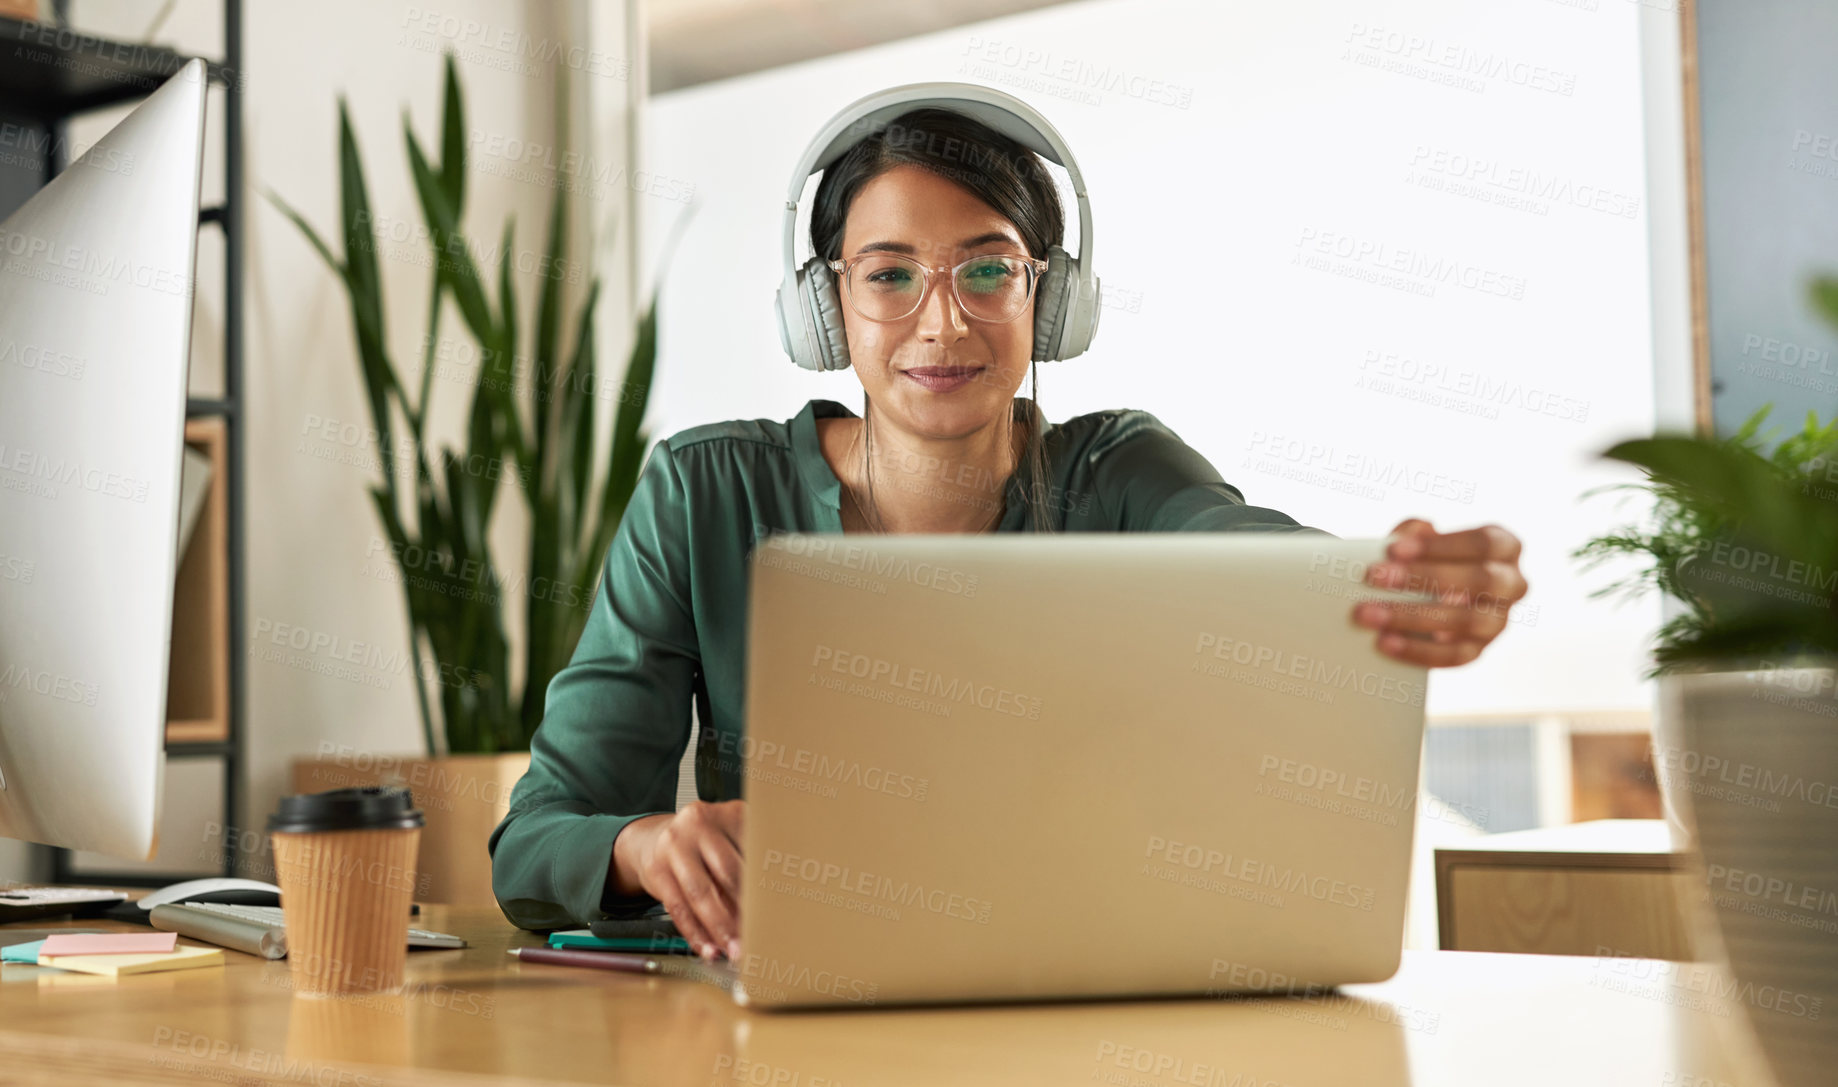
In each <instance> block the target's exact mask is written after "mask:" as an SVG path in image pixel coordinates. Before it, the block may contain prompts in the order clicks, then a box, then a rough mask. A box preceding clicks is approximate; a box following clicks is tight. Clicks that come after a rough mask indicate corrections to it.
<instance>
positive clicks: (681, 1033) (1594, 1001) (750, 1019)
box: [0, 906, 1766, 1087]
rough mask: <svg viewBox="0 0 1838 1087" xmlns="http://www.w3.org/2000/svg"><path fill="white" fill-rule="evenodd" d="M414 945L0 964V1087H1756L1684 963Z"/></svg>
mask: <svg viewBox="0 0 1838 1087" xmlns="http://www.w3.org/2000/svg"><path fill="white" fill-rule="evenodd" d="M66 924H67V925H69V926H71V927H82V926H85V925H87V926H88V927H98V928H112V927H119V926H115V925H112V924H109V923H106V922H87V923H86V922H81V921H74V922H67V923H66ZM420 924H421V925H422V926H423V927H426V928H432V929H437V930H441V931H446V932H452V933H455V934H458V935H461V936H464V937H465V938H466V939H467V940H468V941H470V943H471V945H472V946H470V947H468V948H466V949H464V950H458V951H416V952H413V953H411V955H410V957H409V978H410V981H409V987H410V992H409V994H408V998H407V999H406V1000H402V999H398V1000H396V1001H394V1002H391V1001H389V1000H387V998H379V999H377V1000H376V1001H374V1002H373V1006H369V1007H366V1006H363V1005H361V1004H351V1003H346V1002H341V1001H325V1000H310V999H299V1000H296V999H295V998H294V997H293V996H292V994H291V992H290V991H289V990H288V989H287V987H286V984H285V983H286V979H287V964H286V963H285V962H267V961H264V960H260V959H256V958H254V957H252V956H248V955H243V954H240V953H238V952H234V951H230V952H225V956H226V958H227V959H228V960H229V963H228V965H226V966H223V967H221V968H205V969H199V970H182V971H175V972H172V973H165V974H146V975H140V976H135V977H127V978H122V979H120V980H119V981H113V980H110V979H105V978H92V977H84V976H79V975H74V974H69V973H65V972H62V971H56V970H52V969H49V968H40V967H36V966H13V965H9V966H5V967H4V968H0V1083H24V1084H46V1085H50V1084H56V1085H58V1087H69V1085H73V1084H109V1085H111V1087H119V1085H124V1084H141V1083H165V1082H176V1083H202V1082H213V1081H214V1082H222V1083H237V1084H245V1083H246V1084H269V1083H276V1084H281V1083H285V1084H295V1085H302V1084H310V1085H312V1087H372V1085H384V1084H414V1085H432V1084H457V1085H461V1087H465V1085H470V1084H484V1083H535V1082H547V1081H556V1080H563V1081H571V1082H587V1083H621V1084H645V1085H656V1084H697V1085H707V1087H746V1085H762V1087H772V1085H776V1087H856V1085H860V1084H870V1083H892V1084H908V1083H910V1084H926V1085H928V1087H930V1085H936V1084H945V1083H950V1084H978V1083H1001V1084H1031V1083H1039V1084H1065V1083H1072V1082H1080V1083H1090V1082H1097V1083H1107V1084H1118V1085H1124V1087H1182V1085H1186V1087H1193V1085H1198V1087H1251V1085H1255V1087H1269V1085H1271V1084H1277V1085H1283V1087H1310V1085H1332V1087H1346V1085H1349V1084H1357V1085H1360V1087H1393V1085H1403V1084H1439V1085H1441V1084H1446V1085H1461V1087H1472V1085H1474V1084H1488V1085H1490V1087H1505V1085H1512V1084H1526V1085H1535V1087H1553V1085H1556V1084H1562V1085H1565V1087H1573V1085H1586V1084H1613V1085H1615V1087H1627V1085H1638V1087H1662V1085H1663V1084H1681V1085H1689V1087H1700V1085H1702V1087H1722V1085H1728V1084H1740V1085H1743V1087H1749V1085H1751V1084H1757V1083H1765V1082H1766V1081H1765V1080H1763V1079H1761V1078H1759V1077H1756V1076H1754V1075H1751V1074H1747V1073H1745V1072H1739V1071H1738V1069H1739V1067H1746V1064H1744V1065H1739V1063H1738V1062H1742V1061H1746V1060H1747V1059H1749V1058H1747V1057H1743V1056H1737V1054H1743V1053H1746V1052H1747V1049H1746V1047H1747V1046H1749V1045H1751V1044H1752V1043H1750V1042H1748V1041H1747V1035H1746V1032H1745V1031H1741V1030H1738V1029H1731V1028H1736V1027H1740V1025H1741V1022H1742V1021H1741V1016H1740V1009H1739V1008H1735V1007H1733V1006H1726V1005H1725V1004H1724V1003H1723V1002H1720V1001H1718V1000H1716V999H1715V998H1714V997H1709V996H1704V995H1702V994H1701V992H1700V991H1699V990H1702V989H1706V988H1713V987H1712V986H1708V985H1705V984H1703V980H1704V976H1703V975H1702V974H1698V975H1690V974H1688V973H1686V974H1681V973H1680V971H1681V969H1683V970H1685V971H1692V970H1697V971H1703V970H1707V969H1708V968H1701V967H1682V965H1681V964H1677V963H1663V962H1656V961H1653V960H1639V959H1620V960H1609V959H1591V958H1563V957H1555V956H1533V955H1526V956H1514V955H1483V954H1467V953H1460V952H1442V951H1432V952H1407V953H1406V957H1405V964H1404V968H1403V970H1402V972H1401V973H1400V975H1399V976H1398V977H1397V978H1394V979H1393V980H1392V981H1389V982H1386V983H1384V984H1382V985H1361V986H1349V987H1348V988H1347V989H1346V990H1345V991H1344V992H1342V993H1335V994H1328V995H1327V996H1324V997H1320V998H1310V999H1306V1000H1304V999H1255V1000H1253V999H1244V998H1233V999H1223V1000H1208V999H1195V1000H1163V1001H1133V1002H1113V1003H1086V1004H1060V1005H1028V1006H1002V1007H981V1008H954V1009H938V1010H898V1009H880V1008H877V1009H866V1010H850V1011H842V1012H818V1013H776V1014H775V1013H764V1012H749V1011H747V1010H744V1009H741V1008H737V1007H736V1006H735V1005H734V1004H733V1002H732V1000H731V999H730V998H729V996H728V995H727V993H726V992H724V991H722V990H721V989H719V988H716V987H714V986H712V985H705V984H698V983H696V982H691V981H684V980H680V979H675V978H652V977H642V976H634V975H629V974H615V973H609V972H601V971H593V970H581V969H575V968H568V967H554V966H539V965H536V964H533V963H519V962H517V961H516V960H514V959H512V958H510V957H509V956H508V955H506V954H505V950H506V949H507V948H509V947H511V946H514V945H533V944H537V943H538V942H539V940H538V938H537V937H536V936H535V935H534V934H531V933H527V932H520V931H518V930H516V929H513V928H511V927H510V926H509V925H507V924H506V923H505V922H504V921H503V919H502V918H501V917H500V916H499V915H498V914H497V912H496V911H495V910H489V909H482V908H477V907H440V906H429V907H424V911H423V917H422V919H421V921H420ZM41 927H50V926H41ZM188 942H189V941H188ZM1694 977H1695V978H1696V980H1693V978H1694ZM1694 1005H1696V1006H1694ZM1696 1077H1702V1078H1701V1079H1700V1078H1696Z"/></svg>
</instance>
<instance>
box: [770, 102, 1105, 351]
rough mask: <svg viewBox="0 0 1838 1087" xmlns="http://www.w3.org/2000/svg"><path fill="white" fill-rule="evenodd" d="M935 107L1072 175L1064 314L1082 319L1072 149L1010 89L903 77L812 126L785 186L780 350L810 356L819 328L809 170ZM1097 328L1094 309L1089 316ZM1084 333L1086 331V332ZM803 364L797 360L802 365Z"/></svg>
mask: <svg viewBox="0 0 1838 1087" xmlns="http://www.w3.org/2000/svg"><path fill="white" fill-rule="evenodd" d="M928 107H935V108H939V109H948V110H951V111H953V112H956V113H962V114H964V115H966V116H969V117H971V118H973V119H974V120H977V121H980V122H981V123H983V124H985V125H987V126H989V127H990V128H992V129H994V130H995V131H997V132H1000V133H1002V134H1003V135H1004V136H1007V137H1008V138H1009V139H1012V140H1014V141H1015V142H1016V143H1018V144H1020V145H1021V146H1023V147H1025V148H1027V149H1028V150H1030V151H1033V152H1034V153H1036V154H1038V155H1040V156H1041V157H1043V158H1045V159H1046V160H1048V161H1049V162H1052V163H1054V164H1056V165H1058V166H1060V167H1062V168H1064V169H1065V171H1066V173H1067V174H1069V175H1070V176H1071V178H1072V192H1073V195H1074V197H1075V198H1076V199H1077V201H1078V212H1079V253H1078V258H1077V260H1076V262H1074V264H1073V267H1074V268H1076V270H1077V279H1076V280H1075V281H1074V282H1073V283H1072V284H1071V287H1072V290H1073V293H1072V303H1071V305H1070V306H1069V307H1068V309H1069V312H1067V313H1066V314H1065V315H1064V316H1065V318H1067V319H1073V318H1075V316H1077V317H1084V316H1085V313H1084V310H1083V309H1082V308H1080V307H1081V306H1089V307H1091V308H1092V309H1094V310H1095V308H1096V292H1095V289H1094V284H1095V282H1096V277H1095V276H1094V274H1093V267H1094V265H1093V263H1092V259H1091V253H1092V236H1091V201H1090V200H1089V199H1088V198H1087V197H1086V195H1085V178H1084V175H1083V174H1081V173H1080V172H1079V166H1078V161H1077V160H1076V159H1074V158H1073V156H1072V149H1071V148H1070V147H1068V146H1067V145H1066V141H1065V140H1064V139H1062V138H1061V137H1060V134H1059V131H1058V130H1057V129H1055V128H1054V127H1053V125H1052V123H1051V122H1049V121H1048V120H1047V119H1046V118H1045V117H1043V116H1041V114H1040V112H1039V111H1038V110H1036V109H1035V108H1034V107H1032V106H1030V105H1028V104H1027V103H1026V102H1023V101H1021V100H1020V99H1019V98H1016V97H1015V96H1014V95H1011V94H1007V93H1005V92H1003V91H999V90H996V89H995V88H993V87H984V86H980V85H978V84H975V83H955V82H934V83H908V84H905V85H903V86H898V87H889V88H888V89H886V90H883V91H876V92H875V93H873V94H870V95H866V96H864V97H861V98H858V99H856V100H855V101H854V102H851V103H849V105H847V106H845V107H843V109H842V110H840V111H839V112H838V113H837V114H836V115H835V116H834V117H831V118H830V120H829V121H828V122H827V123H826V124H825V125H824V126H823V128H821V129H820V130H818V132H817V137H816V139H814V140H812V141H811V143H810V146H808V147H807V148H805V150H804V154H803V155H801V156H800V157H799V159H798V165H797V167H796V168H795V169H794V170H793V171H792V174H791V184H790V187H789V188H788V189H787V190H786V193H785V228H784V250H785V252H784V259H785V278H784V280H783V282H782V283H781V284H780V287H779V298H778V306H779V314H780V334H781V339H782V340H783V341H784V343H785V347H786V350H787V351H788V352H790V353H791V354H792V357H793V358H794V359H798V358H800V357H803V358H813V357H815V344H816V341H817V337H818V335H819V330H818V329H817V328H816V327H815V326H814V321H815V320H816V315H815V314H813V313H811V312H810V308H809V307H808V306H806V305H804V304H803V302H802V301H801V300H800V298H799V296H798V289H799V281H798V264H797V260H796V253H797V229H798V202H799V201H800V199H802V197H803V195H804V186H805V184H806V183H807V182H808V181H809V180H810V177H811V175H812V174H814V173H816V172H817V171H819V170H823V169H827V168H828V167H829V166H831V165H832V164H833V163H835V162H836V160H837V159H839V158H841V157H842V156H843V155H844V154H845V153H847V152H848V150H849V148H851V147H853V146H855V144H856V143H858V142H860V141H861V140H863V139H866V138H867V137H869V136H872V135H874V134H875V133H877V132H879V131H881V130H882V129H884V128H886V127H887V126H888V125H889V124H890V123H891V122H892V121H893V120H894V118H896V117H898V116H900V115H901V114H903V113H906V112H908V111H910V110H915V109H924V108H928ZM794 313H799V314H802V315H803V317H802V319H801V320H799V321H798V322H797V330H798V331H800V332H802V334H803V337H804V339H803V345H802V350H800V345H798V344H793V343H792V342H791V336H792V334H793V328H792V321H791V320H790V315H791V314H794ZM1089 319H1090V322H1091V325H1090V327H1091V328H1093V329H1095V324H1096V314H1095V313H1091V314H1090V315H1089ZM1087 335H1088V334H1087ZM801 365H802V363H801Z"/></svg>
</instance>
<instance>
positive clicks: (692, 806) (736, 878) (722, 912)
mask: <svg viewBox="0 0 1838 1087" xmlns="http://www.w3.org/2000/svg"><path fill="white" fill-rule="evenodd" d="M746 811H747V806H746V801H744V800H724V801H722V802H720V803H718V804H710V803H707V802H704V801H700V800H697V801H692V802H691V803H689V804H688V805H686V806H684V807H683V808H682V809H681V810H679V811H677V812H674V813H672V814H669V815H650V816H646V817H645V818H643V819H636V820H633V821H632V822H631V823H628V824H627V825H626V827H625V829H624V830H623V831H621V832H620V833H619V837H617V838H615V839H613V867H614V870H615V871H614V875H615V879H616V882H617V884H618V887H617V889H618V890H619V892H620V893H621V894H631V893H633V892H634V891H638V890H642V891H643V893H645V894H648V895H650V896H651V897H652V898H655V899H657V900H658V901H659V902H662V903H663V904H664V908H665V909H667V910H669V911H670V917H671V919H672V920H673V921H675V922H676V927H677V931H678V932H681V933H682V934H683V939H685V940H687V941H688V942H689V946H690V947H692V948H694V949H695V950H696V953H697V954H699V955H701V956H702V957H703V958H705V959H712V958H714V957H715V955H716V954H718V953H723V954H726V955H727V957H728V958H730V959H738V958H739V957H740V880H741V867H740V828H741V820H742V819H743V818H744V817H745V815H746ZM634 885H636V886H634Z"/></svg>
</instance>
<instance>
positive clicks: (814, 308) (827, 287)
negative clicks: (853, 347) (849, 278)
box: [798, 256, 849, 370]
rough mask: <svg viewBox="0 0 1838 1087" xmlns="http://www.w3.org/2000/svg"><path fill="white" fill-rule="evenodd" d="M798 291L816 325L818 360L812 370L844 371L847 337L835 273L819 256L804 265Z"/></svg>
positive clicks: (847, 348)
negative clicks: (800, 288)
mask: <svg viewBox="0 0 1838 1087" xmlns="http://www.w3.org/2000/svg"><path fill="white" fill-rule="evenodd" d="M798 279H799V281H800V283H801V284H802V290H801V291H800V292H799V293H800V294H801V295H802V297H803V298H804V305H805V307H806V308H807V309H809V311H810V313H811V315H812V317H813V318H814V319H815V320H814V323H815V324H816V326H817V343H816V349H817V352H818V355H819V357H818V358H817V359H816V360H815V361H816V363H817V365H815V366H813V367H811V369H814V370H847V369H848V368H849V334H848V329H847V327H846V326H845V325H844V324H843V320H842V295H841V294H840V292H839V291H838V290H837V286H836V273H835V272H832V271H831V270H830V266H829V265H828V264H827V263H825V262H824V259H823V258H822V257H820V256H817V257H812V258H811V259H809V260H807V261H805V262H804V269H803V270H802V271H800V272H799V273H798Z"/></svg>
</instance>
